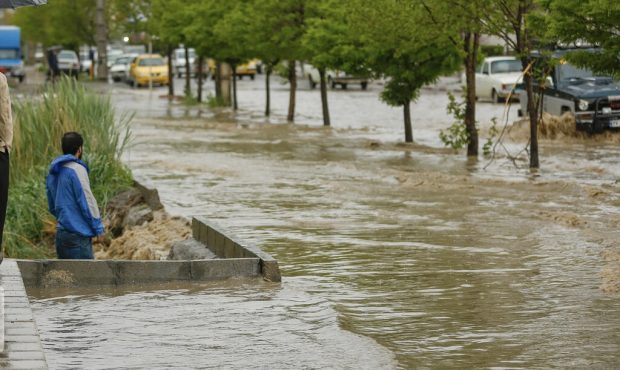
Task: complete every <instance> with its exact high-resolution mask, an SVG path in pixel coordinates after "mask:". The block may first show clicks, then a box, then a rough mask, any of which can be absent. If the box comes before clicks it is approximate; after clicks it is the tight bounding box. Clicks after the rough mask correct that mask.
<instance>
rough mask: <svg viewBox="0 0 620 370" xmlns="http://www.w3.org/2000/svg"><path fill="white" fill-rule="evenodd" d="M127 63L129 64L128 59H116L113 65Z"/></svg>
mask: <svg viewBox="0 0 620 370" xmlns="http://www.w3.org/2000/svg"><path fill="white" fill-rule="evenodd" d="M127 63H129V58H128V57H122V58H118V59H116V60H115V61H114V64H127Z"/></svg>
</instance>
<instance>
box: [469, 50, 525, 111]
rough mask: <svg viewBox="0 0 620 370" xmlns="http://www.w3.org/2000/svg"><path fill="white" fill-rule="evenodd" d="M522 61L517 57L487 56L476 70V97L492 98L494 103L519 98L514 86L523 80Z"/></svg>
mask: <svg viewBox="0 0 620 370" xmlns="http://www.w3.org/2000/svg"><path fill="white" fill-rule="evenodd" d="M522 71H523V67H522V66H521V61H520V60H518V59H517V58H515V57H508V56H502V57H489V58H485V59H484V61H483V62H482V64H480V66H479V67H478V69H477V70H476V97H477V98H487V99H491V101H493V103H497V102H499V100H500V99H506V98H508V96H510V93H511V92H512V94H513V95H512V97H511V98H514V99H518V98H519V96H518V94H515V93H514V88H515V86H516V85H517V84H520V83H521V81H522V75H521V74H522Z"/></svg>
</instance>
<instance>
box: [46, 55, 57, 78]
mask: <svg viewBox="0 0 620 370" xmlns="http://www.w3.org/2000/svg"><path fill="white" fill-rule="evenodd" d="M47 65H48V67H49V71H48V77H49V78H50V79H51V80H52V81H56V79H57V78H58V76H60V68H59V67H58V57H57V56H56V51H55V50H54V49H53V48H50V49H48V50H47Z"/></svg>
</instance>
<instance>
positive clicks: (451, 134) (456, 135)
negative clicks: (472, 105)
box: [439, 93, 469, 150]
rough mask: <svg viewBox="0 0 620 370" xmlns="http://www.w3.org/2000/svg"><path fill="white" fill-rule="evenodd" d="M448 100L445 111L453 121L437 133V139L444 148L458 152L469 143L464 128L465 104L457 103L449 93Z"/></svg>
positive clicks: (465, 128)
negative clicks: (450, 115)
mask: <svg viewBox="0 0 620 370" xmlns="http://www.w3.org/2000/svg"><path fill="white" fill-rule="evenodd" d="M448 99H449V100H450V101H449V103H448V106H447V108H446V109H447V111H448V113H449V114H452V116H453V117H454V119H455V121H454V123H452V125H451V126H450V127H448V128H447V129H446V130H440V131H439V139H441V141H442V142H443V144H444V145H445V146H449V147H451V148H452V149H454V150H459V149H462V148H463V147H464V146H465V145H467V144H468V143H469V134H468V132H467V127H466V126H465V102H458V101H457V100H456V98H455V97H454V95H452V94H451V93H448Z"/></svg>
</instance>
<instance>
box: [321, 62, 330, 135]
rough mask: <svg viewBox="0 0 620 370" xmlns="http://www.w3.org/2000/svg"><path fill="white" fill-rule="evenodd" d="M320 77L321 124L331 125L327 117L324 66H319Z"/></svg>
mask: <svg viewBox="0 0 620 370" xmlns="http://www.w3.org/2000/svg"><path fill="white" fill-rule="evenodd" d="M319 78H320V79H321V106H322V107H323V126H331V120H330V118H329V105H328V101H327V82H326V81H325V68H319Z"/></svg>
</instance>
